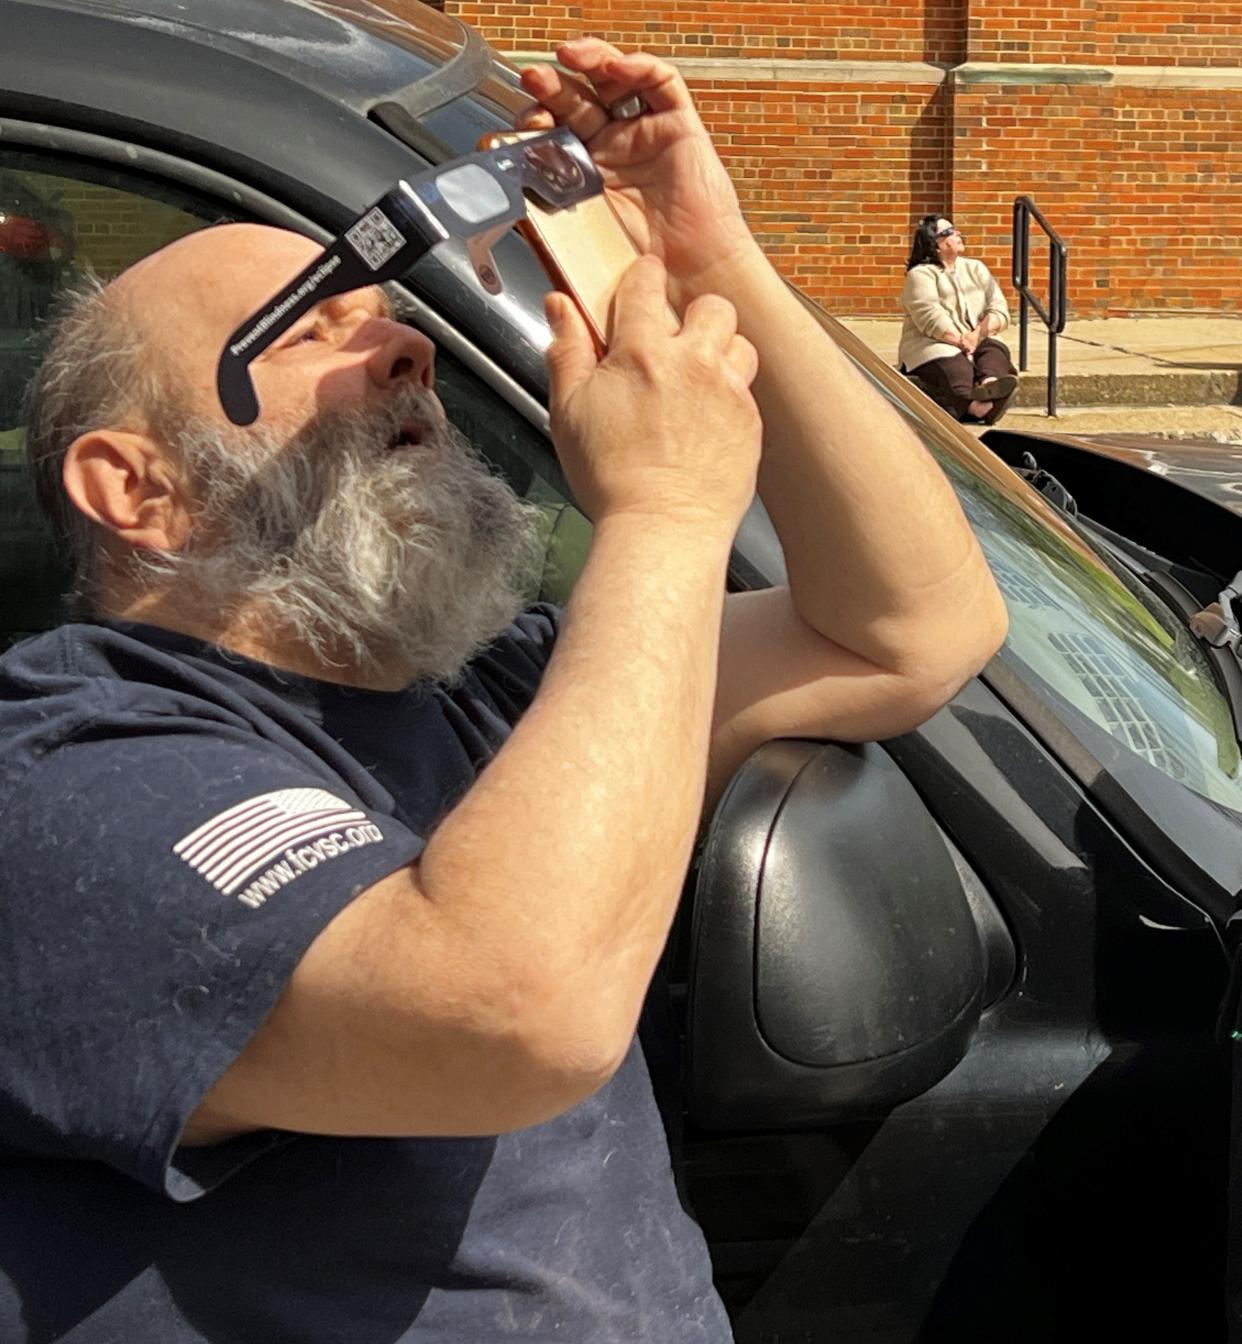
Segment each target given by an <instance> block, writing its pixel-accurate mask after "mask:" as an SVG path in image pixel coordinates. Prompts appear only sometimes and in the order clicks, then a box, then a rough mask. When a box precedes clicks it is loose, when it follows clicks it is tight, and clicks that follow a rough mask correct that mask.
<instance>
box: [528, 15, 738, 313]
mask: <svg viewBox="0 0 1242 1344" xmlns="http://www.w3.org/2000/svg"><path fill="white" fill-rule="evenodd" d="M556 54H557V59H558V60H559V61H560V62H561V64H562V65H563V66H565V67H566V68H567V69H568V70H571V71H574V72H575V73H576V74H578V75H581V76H582V77H583V78H582V79H574V78H572V77H568V76H566V75H565V74H564V73H563V72H561V71H559V70H557V69H556V68H555V67H554V66H551V65H535V66H531V67H529V68H528V69H526V70H524V71H523V72H522V87H523V88H525V89H526V91H527V92H528V93H530V94H532V95H533V96H534V97H535V98H537V99H539V101H540V102H541V103H542V104H543V107H542V108H540V109H532V110H531V111H529V112H527V113H526V115H525V116H524V117H523V118H522V125H523V126H525V127H528V128H531V129H536V128H546V127H549V126H551V125H553V124H556V125H561V126H568V127H569V128H570V129H571V130H572V131H573V132H574V133H575V134H576V135H577V136H578V137H579V139H581V140H582V141H583V142H584V143H585V144H586V145H587V147H588V148H589V149H590V151H591V156H592V158H594V160H595V162H596V163H597V164H598V165H599V168H600V171H601V172H602V173H603V175H604V182H605V185H606V187H607V190H608V197H609V200H610V201H611V202H612V204H613V206H614V207H615V208H616V211H617V213H618V214H619V215H620V216H621V219H622V221H623V222H624V224H625V226H626V228H627V229H628V230H629V231H630V234H631V235H632V237H633V238H634V240H635V242H637V243H638V245H639V247H640V248H641V249H642V250H643V251H644V252H653V253H655V255H656V256H658V257H659V258H661V260H662V261H663V262H664V263H665V265H666V267H667V268H668V272H669V277H670V281H671V286H670V289H671V298H672V301H673V304H674V306H675V307H677V308H678V309H679V310H680V309H681V308H682V307H684V305H685V303H686V302H687V301H688V300H689V299H690V298H691V297H693V295H694V293H696V292H697V290H696V288H695V286H694V284H693V281H694V277H695V276H696V275H697V274H698V273H699V272H700V271H702V270H705V269H706V268H708V267H712V266H717V265H719V264H721V263H723V262H726V261H728V260H729V259H730V258H731V257H733V256H735V255H740V254H744V253H746V252H747V251H749V250H753V249H754V248H755V243H754V240H753V238H752V237H751V233H750V229H749V228H748V227H747V225H746V221H745V219H744V218H743V217H742V211H741V207H740V206H739V205H738V200H737V193H736V192H735V191H734V189H733V183H732V182H731V181H730V180H729V175H728V173H727V172H726V171H725V168H724V165H723V164H722V163H721V162H720V158H719V155H717V153H716V150H715V147H714V146H713V145H712V142H711V140H710V138H709V137H708V134H707V132H706V130H705V129H704V127H703V123H702V121H701V120H700V118H699V114H698V112H697V111H696V110H695V107H694V103H693V101H692V100H691V98H690V93H689V90H688V89H687V88H686V84H685V81H684V80H683V79H682V77H681V75H680V73H679V72H678V71H677V70H676V69H675V67H674V66H672V65H671V64H669V62H667V61H662V60H660V59H659V58H658V57H656V56H652V55H651V54H649V53H648V52H642V51H635V52H628V53H624V54H623V53H622V52H620V51H619V50H618V49H617V48H616V47H613V46H610V45H609V44H608V43H607V42H602V41H600V40H599V39H598V38H593V37H584V38H579V39H578V40H577V41H574V42H567V43H565V44H564V45H563V46H561V47H559V48H558V49H557V53H556ZM635 93H637V94H639V95H641V96H642V98H643V100H644V101H645V102H646V104H647V107H648V108H649V109H650V110H649V111H647V112H645V113H644V114H643V115H642V116H639V117H634V118H632V119H631V120H628V121H613V120H612V119H611V118H610V117H609V115H608V108H609V107H611V106H613V105H614V104H616V103H617V102H619V101H620V100H622V99H624V98H626V97H628V96H629V95H630V94H635Z"/></svg>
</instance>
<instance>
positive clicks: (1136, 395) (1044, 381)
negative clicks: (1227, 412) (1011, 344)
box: [1012, 347, 1242, 408]
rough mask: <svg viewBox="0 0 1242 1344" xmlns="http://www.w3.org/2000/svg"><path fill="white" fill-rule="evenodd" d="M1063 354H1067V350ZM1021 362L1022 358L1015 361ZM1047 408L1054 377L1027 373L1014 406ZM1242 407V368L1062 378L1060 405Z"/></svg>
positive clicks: (1068, 375)
mask: <svg viewBox="0 0 1242 1344" xmlns="http://www.w3.org/2000/svg"><path fill="white" fill-rule="evenodd" d="M1060 353H1061V354H1064V347H1062V351H1061V352H1060ZM1014 362H1015V363H1016V362H1017V361H1016V359H1015V361H1014ZM1012 404H1013V405H1014V406H1015V407H1017V406H1024V407H1031V408H1040V407H1046V406H1047V404H1048V376H1047V374H1046V373H1043V372H1040V373H1036V372H1034V371H1030V372H1027V373H1024V374H1022V376H1021V381H1020V382H1019V384H1018V391H1017V394H1016V395H1015V397H1014V399H1013V403H1012ZM1235 405H1236V406H1242V369H1184V368H1183V369H1169V370H1163V369H1147V370H1143V371H1141V372H1139V371H1136V372H1129V373H1125V372H1103V371H1101V372H1094V373H1065V372H1058V374H1057V406H1058V408H1060V407H1076V406H1235Z"/></svg>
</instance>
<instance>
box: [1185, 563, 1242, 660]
mask: <svg viewBox="0 0 1242 1344" xmlns="http://www.w3.org/2000/svg"><path fill="white" fill-rule="evenodd" d="M1239 596H1242V570H1239V571H1238V572H1237V573H1236V574H1235V575H1234V576H1233V578H1232V579H1230V580H1229V585H1228V587H1226V588H1224V589H1222V590H1221V592H1220V594H1219V595H1218V596H1217V599H1216V601H1215V602H1209V603H1208V604H1207V606H1206V607H1204V608H1203V610H1202V611H1197V612H1195V614H1194V615H1193V616H1192V617H1191V618H1190V628H1191V629H1192V630H1193V631H1194V632H1195V634H1196V635H1198V636H1199V638H1200V639H1201V640H1203V641H1204V642H1205V643H1207V644H1209V645H1211V647H1212V648H1214V649H1228V650H1229V651H1230V653H1232V654H1233V656H1234V657H1235V658H1236V659H1242V652H1240V651H1239V648H1238V645H1239V643H1242V626H1239V625H1238V615H1237V612H1235V611H1234V609H1233V604H1234V602H1235V601H1236V600H1237V598H1238V597H1239Z"/></svg>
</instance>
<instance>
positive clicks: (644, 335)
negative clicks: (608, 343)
mask: <svg viewBox="0 0 1242 1344" xmlns="http://www.w3.org/2000/svg"><path fill="white" fill-rule="evenodd" d="M667 308H668V273H667V272H666V271H665V269H664V263H663V262H662V261H660V259H659V258H658V257H655V256H652V255H650V254H648V255H647V256H645V257H639V258H637V260H635V261H632V262H631V263H630V265H629V267H628V269H627V270H626V272H625V274H624V275H623V276H622V277H621V283H620V284H619V285H618V286H617V292H616V294H615V296H614V297H613V300H612V343H613V345H614V346H619V345H623V344H625V343H626V342H631V341H632V342H636V343H640V344H641V343H650V342H651V341H652V340H654V339H656V338H657V337H660V336H667V335H668V326H667V325H666V323H665V320H664V318H665V313H666V311H667Z"/></svg>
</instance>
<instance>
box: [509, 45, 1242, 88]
mask: <svg viewBox="0 0 1242 1344" xmlns="http://www.w3.org/2000/svg"><path fill="white" fill-rule="evenodd" d="M505 54H506V55H507V56H508V58H509V60H511V61H512V62H513V63H514V64H515V65H517V66H519V67H520V66H524V65H535V64H538V63H543V62H548V63H551V64H556V57H555V53H554V52H550V51H510V52H506V53H505ZM669 59H670V61H671V62H672V64H673V65H675V66H676V67H677V68H678V69H679V70H680V71H681V72H682V74H684V75H685V77H686V78H687V80H708V79H710V80H721V81H727V82H730V83H746V84H784V83H788V84H943V83H944V82H945V81H946V80H949V79H951V80H953V82H954V83H955V84H960V85H963V86H965V87H970V86H971V85H976V84H1091V85H1098V86H1107V87H1113V88H1140V89H1237V90H1238V91H1239V92H1242V67H1237V66H1231V67H1227V66H1220V67H1218V66H1198V65H1068V64H1067V65H1034V64H1027V63H1021V62H1008V63H1006V62H992V61H968V62H966V63H965V64H964V65H956V66H950V65H939V64H934V63H930V62H927V61H850V60H846V61H820V60H812V59H807V60H790V59H784V58H779V57H776V58H774V57H771V56H730V57H713V56H675V57H670V58H669Z"/></svg>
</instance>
